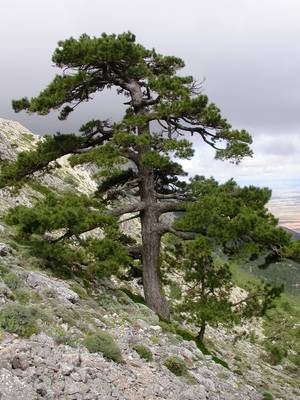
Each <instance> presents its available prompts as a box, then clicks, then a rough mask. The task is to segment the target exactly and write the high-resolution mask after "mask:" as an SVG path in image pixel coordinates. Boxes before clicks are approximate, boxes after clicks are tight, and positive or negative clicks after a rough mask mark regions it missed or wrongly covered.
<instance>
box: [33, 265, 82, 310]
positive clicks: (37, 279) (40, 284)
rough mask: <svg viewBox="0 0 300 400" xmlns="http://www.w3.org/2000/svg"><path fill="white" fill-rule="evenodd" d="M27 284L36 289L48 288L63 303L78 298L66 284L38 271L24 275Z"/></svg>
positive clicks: (75, 301)
mask: <svg viewBox="0 0 300 400" xmlns="http://www.w3.org/2000/svg"><path fill="white" fill-rule="evenodd" d="M26 282H27V284H28V285H29V286H30V287H31V288H34V289H36V290H38V291H44V290H45V289H48V290H49V289H50V290H52V291H53V293H54V294H55V296H56V297H57V298H58V299H59V300H61V301H63V302H64V303H66V302H67V303H72V304H74V303H77V302H78V301H79V300H80V298H79V295H78V294H77V293H75V292H74V291H73V290H71V289H70V288H69V287H68V285H67V284H66V283H65V282H64V281H61V280H59V279H54V278H49V277H48V276H47V275H45V274H42V273H40V272H29V273H28V275H27V277H26Z"/></svg>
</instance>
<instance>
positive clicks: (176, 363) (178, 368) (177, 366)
mask: <svg viewBox="0 0 300 400" xmlns="http://www.w3.org/2000/svg"><path fill="white" fill-rule="evenodd" d="M164 366H166V367H167V368H168V370H170V371H171V372H172V373H173V374H174V375H176V376H186V375H187V373H188V372H187V368H186V365H185V363H184V362H183V361H182V359H181V358H179V357H177V356H170V357H168V358H166V359H165V361H164Z"/></svg>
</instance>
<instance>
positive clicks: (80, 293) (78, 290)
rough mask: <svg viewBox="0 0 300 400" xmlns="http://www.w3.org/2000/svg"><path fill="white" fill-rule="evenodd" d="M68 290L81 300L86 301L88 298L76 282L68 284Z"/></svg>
mask: <svg viewBox="0 0 300 400" xmlns="http://www.w3.org/2000/svg"><path fill="white" fill-rule="evenodd" d="M70 289H71V290H73V292H75V293H77V294H78V296H79V297H80V298H81V299H82V300H87V299H88V298H89V296H88V294H87V291H86V290H85V289H84V288H83V287H82V286H80V285H79V284H78V283H77V282H72V283H71V284H70Z"/></svg>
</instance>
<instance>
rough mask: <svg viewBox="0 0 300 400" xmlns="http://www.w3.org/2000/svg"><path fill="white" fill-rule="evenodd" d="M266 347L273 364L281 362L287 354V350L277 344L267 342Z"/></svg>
mask: <svg viewBox="0 0 300 400" xmlns="http://www.w3.org/2000/svg"><path fill="white" fill-rule="evenodd" d="M266 349H267V350H268V351H269V361H270V363H271V364H274V365H277V364H280V363H281V361H282V360H283V358H284V357H286V356H287V352H286V350H285V349H284V348H282V347H279V346H278V345H276V344H273V343H267V344H266Z"/></svg>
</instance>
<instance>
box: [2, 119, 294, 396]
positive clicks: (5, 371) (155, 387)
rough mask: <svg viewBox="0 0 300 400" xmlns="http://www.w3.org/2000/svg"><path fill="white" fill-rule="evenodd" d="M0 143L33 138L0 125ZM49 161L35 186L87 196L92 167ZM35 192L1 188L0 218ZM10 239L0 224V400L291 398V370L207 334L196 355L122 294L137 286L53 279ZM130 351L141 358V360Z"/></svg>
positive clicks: (26, 142)
mask: <svg viewBox="0 0 300 400" xmlns="http://www.w3.org/2000/svg"><path fill="white" fill-rule="evenodd" d="M0 140H1V143H0V156H1V158H2V159H5V160H14V159H15V157H16V155H17V153H18V152H19V151H23V150H28V149H29V148H32V145H33V146H34V144H35V143H37V141H38V140H40V139H38V138H36V137H34V136H33V135H32V134H31V133H30V132H28V131H27V130H25V128H23V127H22V126H21V125H19V124H18V123H14V122H11V121H5V120H1V119H0ZM59 162H60V164H61V168H59V169H58V170H57V171H56V172H55V174H54V175H52V174H51V176H50V175H39V176H36V179H37V180H38V182H40V183H42V184H44V185H47V186H49V187H53V188H56V190H58V191H59V190H65V189H66V188H68V189H71V190H74V191H75V192H81V193H91V192H93V191H94V190H95V188H96V186H97V185H96V183H95V181H94V180H93V173H94V172H95V171H94V169H93V167H92V166H91V167H90V168H88V169H86V168H82V167H78V168H75V169H72V168H71V167H70V165H69V163H68V160H67V158H66V157H64V158H63V159H60V161H59ZM39 196H42V193H38V192H37V191H36V190H35V189H33V188H32V187H30V186H28V185H27V186H26V187H25V188H23V189H22V190H21V191H19V192H18V193H16V192H13V191H11V190H10V189H9V188H5V189H2V190H0V214H1V212H2V213H3V212H4V211H5V210H6V209H7V208H8V207H11V206H13V205H15V204H27V205H30V204H32V202H33V201H34V200H35V199H36V198H38V197H39ZM123 225H124V226H123V228H124V229H125V230H126V229H127V230H129V229H131V227H128V226H127V225H128V222H127V223H124V224H123ZM136 228H138V227H136ZM13 238H14V237H13V234H12V232H11V231H9V228H8V227H6V226H5V225H4V224H3V225H0V400H41V399H45V400H163V399H164V400H263V399H266V398H268V397H264V395H263V393H264V392H265V391H271V392H272V393H273V398H274V399H277V400H279V399H280V400H291V399H293V400H296V399H300V391H299V386H300V385H299V381H297V378H296V376H295V373H294V372H292V371H291V370H288V369H286V367H285V366H281V365H280V366H271V365H269V364H268V363H266V362H265V361H264V357H263V356H264V350H263V349H262V348H261V347H260V346H259V345H257V344H253V343H250V342H249V340H247V339H244V338H242V339H241V340H239V341H236V339H235V336H234V335H233V333H232V334H229V333H228V332H225V331H222V330H221V329H212V328H208V345H209V346H210V348H211V350H212V351H213V354H214V355H212V354H204V353H205V352H204V350H203V349H202V350H201V349H200V348H198V347H197V345H196V343H195V342H194V341H193V340H186V336H185V335H184V334H182V335H179V334H178V332H177V333H176V332H175V331H174V329H173V327H172V326H169V325H168V324H164V323H162V322H160V321H159V319H158V317H157V315H156V314H154V313H153V312H152V311H151V310H150V309H149V308H147V307H146V306H145V305H144V304H141V303H139V302H138V301H139V300H138V299H137V296H135V297H136V298H135V297H134V296H130V293H131V292H136V294H138V293H140V292H141V288H140V286H139V284H138V280H134V281H131V282H127V283H126V287H125V286H124V285H125V284H124V282H120V281H118V280H117V279H111V280H105V281H104V280H102V281H97V282H96V281H95V282H88V284H87V283H86V282H85V281H84V279H79V278H78V277H77V278H76V279H74V280H72V279H69V280H67V281H66V280H62V279H59V278H58V277H57V276H53V273H52V274H50V273H49V272H47V271H42V270H41V267H42V266H41V265H40V264H39V263H38V262H37V261H38V260H36V259H35V258H34V257H33V256H32V254H29V252H27V250H26V248H24V247H22V246H21V245H20V244H19V243H16V242H14V240H13ZM240 294H241V293H240V291H239V290H238V289H237V290H236V291H235V292H234V293H233V295H234V296H235V297H236V298H239V296H240ZM5 310H6V313H3V311H5ZM7 310H8V311H9V313H8V312H7ZM3 315H4V317H3ZM25 328H27V329H26V330H25ZM184 328H186V327H184ZM189 329H193V326H189ZM99 332H101V333H104V334H106V335H109V337H110V338H111V340H113V341H114V342H115V343H116V346H118V348H119V350H120V352H121V354H122V360H123V362H121V363H116V362H114V361H112V359H109V357H108V355H107V354H105V352H104V350H102V351H100V350H98V351H95V352H94V353H91V352H89V351H88V346H87V344H86V343H87V338H89V337H91V336H92V335H97V334H98V333H99ZM22 335H23V336H22ZM137 346H140V347H141V346H144V347H145V348H146V349H147V352H148V354H150V355H151V357H150V358H149V359H148V360H146V359H144V358H143V357H142V356H141V354H140V353H138V351H137V350H136V349H137ZM167 359H169V360H170V359H173V360H174V359H176V360H179V362H180V363H181V365H183V366H184V371H185V373H184V374H176V373H174V370H173V372H172V369H168V368H167V366H166V365H167V364H166V360H167ZM175 372H176V371H175ZM269 398H270V397H269Z"/></svg>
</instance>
